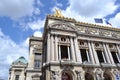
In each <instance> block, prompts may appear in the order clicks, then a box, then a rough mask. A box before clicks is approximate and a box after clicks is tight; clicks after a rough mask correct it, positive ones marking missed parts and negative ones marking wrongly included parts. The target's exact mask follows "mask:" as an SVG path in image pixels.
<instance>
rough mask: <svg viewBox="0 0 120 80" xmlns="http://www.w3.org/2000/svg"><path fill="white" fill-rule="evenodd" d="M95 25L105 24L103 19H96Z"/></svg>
mask: <svg viewBox="0 0 120 80" xmlns="http://www.w3.org/2000/svg"><path fill="white" fill-rule="evenodd" d="M94 20H95V23H103V19H101V18H95V19H94Z"/></svg>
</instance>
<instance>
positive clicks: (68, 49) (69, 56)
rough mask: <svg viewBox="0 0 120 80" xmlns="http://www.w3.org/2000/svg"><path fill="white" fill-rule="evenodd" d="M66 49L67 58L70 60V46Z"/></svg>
mask: <svg viewBox="0 0 120 80" xmlns="http://www.w3.org/2000/svg"><path fill="white" fill-rule="evenodd" d="M67 50H68V53H67V54H68V59H69V60H70V57H71V55H70V46H67Z"/></svg>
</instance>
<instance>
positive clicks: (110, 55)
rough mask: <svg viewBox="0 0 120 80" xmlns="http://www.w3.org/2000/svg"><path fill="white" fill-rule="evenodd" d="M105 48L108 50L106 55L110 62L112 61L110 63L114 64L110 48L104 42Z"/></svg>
mask: <svg viewBox="0 0 120 80" xmlns="http://www.w3.org/2000/svg"><path fill="white" fill-rule="evenodd" d="M106 49H107V51H108V55H109V57H110V60H111V63H112V64H115V63H114V60H113V57H112V54H111V52H110V49H109V47H108V44H106Z"/></svg>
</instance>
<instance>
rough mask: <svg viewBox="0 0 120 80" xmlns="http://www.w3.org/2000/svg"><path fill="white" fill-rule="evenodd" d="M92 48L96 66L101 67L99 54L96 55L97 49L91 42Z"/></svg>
mask: <svg viewBox="0 0 120 80" xmlns="http://www.w3.org/2000/svg"><path fill="white" fill-rule="evenodd" d="M91 48H92V51H93V55H94V59H95V62H96V64H98V65H99V64H100V63H99V60H98V56H97V53H96V51H95V47H94V44H93V42H91Z"/></svg>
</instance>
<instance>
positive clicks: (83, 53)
mask: <svg viewBox="0 0 120 80" xmlns="http://www.w3.org/2000/svg"><path fill="white" fill-rule="evenodd" d="M80 52H81V57H82V62H84V61H88V59H87V53H86V49H80Z"/></svg>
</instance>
